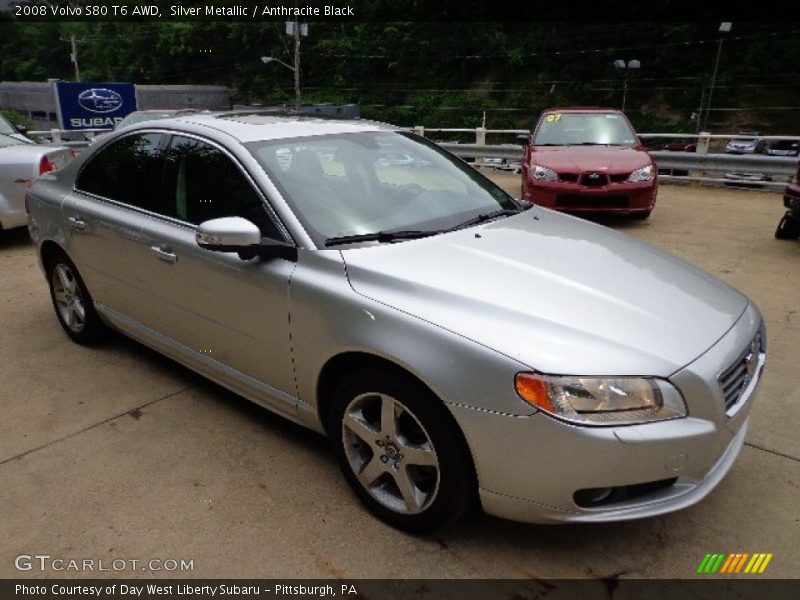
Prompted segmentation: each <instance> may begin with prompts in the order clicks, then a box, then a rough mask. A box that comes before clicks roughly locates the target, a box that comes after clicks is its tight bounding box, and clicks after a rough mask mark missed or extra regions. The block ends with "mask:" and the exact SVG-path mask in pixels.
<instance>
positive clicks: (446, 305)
mask: <svg viewBox="0 0 800 600" xmlns="http://www.w3.org/2000/svg"><path fill="white" fill-rule="evenodd" d="M342 255H343V256H344V260H345V263H346V266H347V274H348V277H349V279H350V282H351V285H352V287H353V289H354V290H355V291H356V292H357V293H359V294H361V295H364V296H366V297H369V298H371V299H373V300H376V301H378V302H382V303H385V304H387V305H390V306H392V307H395V308H397V309H399V310H402V311H404V312H407V313H410V314H412V315H414V316H416V317H419V318H421V319H424V320H426V321H429V322H431V323H434V324H436V325H438V326H441V327H444V328H445V329H448V330H450V331H453V332H456V333H458V334H460V335H462V336H465V337H467V338H470V339H472V340H474V341H476V342H478V343H481V344H483V345H486V346H488V347H490V348H493V349H494V350H497V351H499V352H502V353H504V354H506V355H508V356H511V357H513V358H515V359H517V360H519V361H521V362H522V363H524V364H527V365H529V366H530V367H532V368H535V369H537V370H540V371H543V372H546V373H571V374H584V375H591V374H595V375H604V374H605V375H608V374H628V375H654V376H666V375H669V374H671V373H673V372H674V371H676V370H678V369H680V368H682V367H683V366H685V365H686V364H688V363H689V362H691V361H692V360H694V359H695V358H696V357H698V356H699V355H701V354H702V353H703V352H704V351H705V350H707V349H708V348H709V347H711V346H712V345H713V344H714V343H715V342H716V341H717V340H718V339H719V338H721V337H722V336H723V334H724V333H725V332H726V331H727V330H728V329H729V328H730V327H731V326H732V325H733V324H734V323H735V322H736V320H737V319H738V318H739V317H740V316H741V314H742V312H743V311H744V310H745V308H746V306H747V299H746V298H745V297H744V296H743V295H741V294H740V293H738V292H737V291H736V290H734V289H733V288H731V287H729V286H728V285H726V284H724V283H723V282H721V281H719V280H718V279H716V278H714V277H712V276H711V275H708V274H707V273H705V272H703V271H701V270H699V269H697V268H695V267H693V266H691V265H689V264H688V263H685V262H684V261H682V260H680V259H678V258H676V257H674V256H671V255H669V254H667V253H664V252H662V251H660V250H657V249H656V248H653V247H652V246H649V245H647V244H645V243H643V242H639V241H637V240H635V239H633V238H631V237H629V236H627V235H623V234H620V233H617V232H615V231H613V230H611V229H608V228H606V227H602V226H600V225H595V224H591V223H587V222H584V221H582V220H580V219H577V218H574V217H570V216H567V215H560V214H558V213H555V212H553V211H549V210H546V209H541V208H538V207H537V208H534V209H531V210H530V211H527V212H525V213H523V214H521V215H518V216H515V217H509V218H506V219H501V220H498V221H494V222H492V223H489V224H487V225H483V226H480V227H473V228H469V229H464V230H460V231H455V232H452V233H447V234H442V235H437V236H433V237H429V238H424V239H420V240H414V241H408V242H402V243H396V244H384V245H381V246H370V247H361V248H351V249H347V250H343V252H342Z"/></svg>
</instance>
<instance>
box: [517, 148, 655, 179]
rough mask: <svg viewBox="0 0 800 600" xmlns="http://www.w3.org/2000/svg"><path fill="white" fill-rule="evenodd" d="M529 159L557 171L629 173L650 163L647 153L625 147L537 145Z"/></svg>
mask: <svg viewBox="0 0 800 600" xmlns="http://www.w3.org/2000/svg"><path fill="white" fill-rule="evenodd" d="M531 161H532V162H534V163H536V164H537V165H542V166H543V167H548V168H550V169H553V170H554V171H556V172H557V173H583V172H585V171H611V172H613V173H619V172H625V171H628V172H630V171H635V170H636V169H639V168H641V167H644V166H647V165H649V164H650V163H651V162H652V161H651V160H650V156H649V155H648V154H647V152H645V151H644V150H637V149H635V148H631V147H629V146H553V147H545V146H537V147H536V148H535V151H534V153H533V155H532V157H531Z"/></svg>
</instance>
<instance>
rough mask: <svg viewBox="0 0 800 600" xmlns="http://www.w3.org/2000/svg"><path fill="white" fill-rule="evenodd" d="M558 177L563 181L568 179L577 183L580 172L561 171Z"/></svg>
mask: <svg viewBox="0 0 800 600" xmlns="http://www.w3.org/2000/svg"><path fill="white" fill-rule="evenodd" d="M558 178H559V179H560V180H561V181H568V182H570V183H577V182H578V174H577V173H559V174H558Z"/></svg>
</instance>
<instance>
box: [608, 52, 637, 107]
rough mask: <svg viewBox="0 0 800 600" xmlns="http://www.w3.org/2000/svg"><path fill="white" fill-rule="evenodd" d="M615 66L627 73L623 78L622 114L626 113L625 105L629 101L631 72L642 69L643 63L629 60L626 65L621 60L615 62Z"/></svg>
mask: <svg viewBox="0 0 800 600" xmlns="http://www.w3.org/2000/svg"><path fill="white" fill-rule="evenodd" d="M614 66H615V67H616V68H617V69H618V70H620V71H624V72H625V75H624V76H623V77H622V112H625V103H626V102H627V99H628V77H629V76H630V74H631V70H632V69H639V68H641V66H642V63H641V62H640V61H638V60H629V61H628V62H627V63H626V62H625V61H624V60H622V59H621V58H620V59H617V60H615V61H614Z"/></svg>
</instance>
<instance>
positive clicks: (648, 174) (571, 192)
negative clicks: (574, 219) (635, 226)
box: [522, 108, 658, 219]
mask: <svg viewBox="0 0 800 600" xmlns="http://www.w3.org/2000/svg"><path fill="white" fill-rule="evenodd" d="M657 184H658V171H657V168H656V166H655V164H654V163H653V159H652V158H650V155H649V154H648V153H647V152H646V151H645V149H644V146H643V145H642V143H641V141H640V140H639V138H638V136H637V135H636V133H635V131H634V130H633V127H632V126H631V124H630V122H629V121H628V119H627V118H626V117H625V115H624V114H623V113H622V112H620V111H618V110H615V109H613V108H554V109H551V110H547V111H545V112H543V113H542V116H541V117H540V118H539V122H538V123H537V124H536V127H535V128H534V129H533V131H532V132H531V134H530V135H529V136H526V144H525V157H524V159H523V161H522V197H523V198H524V199H525V200H529V201H532V202H535V203H536V204H540V205H542V206H546V207H549V208H555V209H557V210H562V211H565V212H574V213H578V212H615V213H626V214H630V215H631V216H633V217H636V218H638V219H646V218H647V217H649V216H650V213H651V211H652V210H653V206H654V205H655V202H656V189H657Z"/></svg>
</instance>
